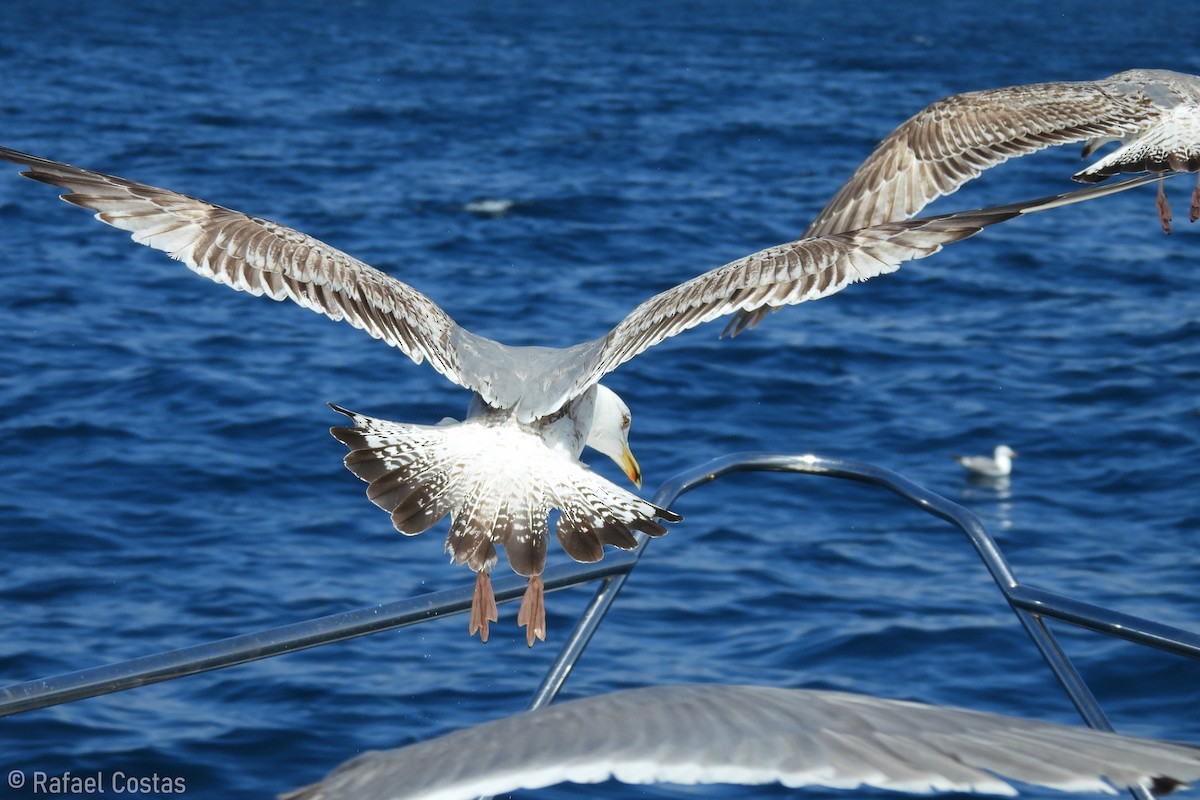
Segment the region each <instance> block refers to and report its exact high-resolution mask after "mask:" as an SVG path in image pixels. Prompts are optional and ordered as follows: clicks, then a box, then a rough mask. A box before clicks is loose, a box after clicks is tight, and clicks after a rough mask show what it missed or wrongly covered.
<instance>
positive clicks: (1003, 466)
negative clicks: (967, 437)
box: [951, 444, 1017, 478]
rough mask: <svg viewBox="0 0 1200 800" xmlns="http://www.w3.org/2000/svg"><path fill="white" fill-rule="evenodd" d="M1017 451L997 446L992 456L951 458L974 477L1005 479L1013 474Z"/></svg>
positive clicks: (1004, 446)
mask: <svg viewBox="0 0 1200 800" xmlns="http://www.w3.org/2000/svg"><path fill="white" fill-rule="evenodd" d="M1016 457H1017V451H1016V450H1013V449H1012V448H1011V447H1009V446H1008V445H1006V444H1001V445H997V446H996V449H995V450H993V451H992V454H991V455H990V456H951V458H953V459H954V460H955V461H957V462H958V463H959V464H962V466H963V468H964V469H966V470H967V472H969V473H971V474H972V475H977V476H979V477H980V478H1005V477H1008V476H1009V475H1011V474H1012V460H1013V459H1014V458H1016Z"/></svg>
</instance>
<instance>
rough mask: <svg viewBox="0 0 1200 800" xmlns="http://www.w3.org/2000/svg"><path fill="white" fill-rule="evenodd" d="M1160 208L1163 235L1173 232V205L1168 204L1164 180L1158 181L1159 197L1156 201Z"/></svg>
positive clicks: (1159, 218) (1159, 214)
mask: <svg viewBox="0 0 1200 800" xmlns="http://www.w3.org/2000/svg"><path fill="white" fill-rule="evenodd" d="M1154 205H1155V206H1157V207H1158V220H1159V222H1161V223H1162V229H1163V233H1170V232H1171V204H1170V203H1168V202H1167V193H1166V191H1165V190H1164V189H1163V182H1162V179H1159V181H1158V197H1156V198H1155V200H1154Z"/></svg>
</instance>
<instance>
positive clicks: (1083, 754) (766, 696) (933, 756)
mask: <svg viewBox="0 0 1200 800" xmlns="http://www.w3.org/2000/svg"><path fill="white" fill-rule="evenodd" d="M609 778H615V779H616V780H618V781H622V782H625V783H635V784H636V783H660V782H665V783H677V784H698V783H739V784H763V783H775V782H778V783H782V784H783V785H785V786H792V787H798V786H827V787H832V788H838V789H854V788H857V787H860V786H873V787H879V788H883V789H893V790H896V791H902V792H918V793H922V794H928V793H929V792H934V791H938V792H981V793H986V794H996V795H1014V794H1016V791H1015V790H1014V789H1013V787H1012V786H1011V785H1010V784H1009V783H1008V782H1007V781H1006V780H1004V779H1006V778H1007V779H1008V780H1014V781H1019V782H1021V783H1026V784H1034V785H1039V786H1046V787H1050V788H1054V789H1060V790H1063V791H1075V792H1102V793H1105V794H1116V791H1115V789H1114V787H1122V786H1145V787H1146V788H1148V789H1150V790H1151V791H1152V792H1154V793H1155V794H1158V795H1162V794H1166V793H1168V792H1170V791H1172V790H1174V789H1176V788H1178V787H1180V786H1181V785H1185V784H1186V783H1187V782H1188V781H1192V780H1195V779H1197V778H1200V748H1197V747H1195V746H1192V745H1187V744H1177V743H1170V742H1163V741H1156V740H1153V739H1142V738H1137V737H1132V736H1122V735H1119V734H1114V733H1107V732H1103V731H1094V730H1089V729H1087V728H1080V727H1071V726H1067V725H1055V724H1051V723H1046V722H1036V721H1033V720H1025V719H1018V718H1016V717H1009V716H1004V715H1001V714H989V713H984V712H979V711H968V710H965V709H960V708H945V707H938V706H930V705H925V704H922V703H913V702H907V701H900V700H885V699H882V698H877V697H869V696H865V695H856V694H846V693H842V692H827V691H811V690H802V689H779V688H773V687H766V686H722V685H703V684H698V685H675V686H656V687H649V688H644V689H628V690H625V691H619V692H613V693H611V694H606V695H598V696H595V697H589V698H585V699H583V700H573V701H570V702H565V703H555V704H554V705H551V706H548V707H546V708H542V709H539V710H537V711H527V712H525V713H523V714H517V715H515V716H511V717H505V718H503V719H500V720H496V721H494V722H488V723H484V724H482V725H477V726H474V727H471V728H466V729H463V730H460V731H456V732H454V733H450V734H446V735H445V736H440V737H438V738H435V739H430V740H428V741H424V742H418V743H416V744H411V745H408V746H407V747H401V748H398V749H395V750H386V751H377V752H367V753H363V754H362V755H360V756H358V757H356V758H354V759H351V760H350V761H347V762H346V763H345V764H342V765H341V766H340V767H338V768H337V769H335V770H334V771H333V772H331V773H330V774H329V775H328V776H327V777H326V778H325V779H324V780H322V781H321V782H319V783H315V784H313V785H311V786H307V787H304V788H302V789H298V790H296V791H295V792H290V793H288V794H285V795H281V796H280V797H281V800H469V798H475V797H479V796H481V795H496V794H502V793H508V792H512V791H514V790H517V789H536V788H540V787H543V786H551V785H553V784H556V783H562V782H564V781H571V782H575V783H598V782H600V781H604V780H608V779H609Z"/></svg>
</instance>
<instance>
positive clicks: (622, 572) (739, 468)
mask: <svg viewBox="0 0 1200 800" xmlns="http://www.w3.org/2000/svg"><path fill="white" fill-rule="evenodd" d="M737 472H790V473H801V474H809V475H822V476H825V477H833V478H842V479H847V480H853V481H857V482H860V483H865V484H869V485H874V486H879V487H882V488H885V489H888V490H890V491H892V492H893V493H895V494H897V495H899V496H900V497H902V498H904V499H905V500H907V501H909V502H910V503H912V504H914V505H916V506H917V507H918V508H920V509H921V510H923V511H925V512H926V513H929V514H931V515H933V516H935V517H938V518H939V519H942V520H944V521H946V522H949V523H950V524H951V525H953V526H955V527H956V528H958V529H959V530H960V531H962V532H963V533H964V534H965V535H966V536H967V538H968V540H969V541H970V542H971V544H972V546H973V547H974V548H975V551H976V553H977V554H978V555H979V557H980V558H981V559H982V561H983V563H984V565H985V566H986V568H987V570H988V572H989V573H990V574H991V576H992V579H993V580H994V581H995V583H996V585H997V586H998V587H999V588H1000V591H1001V592H1003V594H1004V597H1005V599H1006V600H1007V601H1008V604H1009V606H1010V607H1011V608H1012V610H1013V612H1014V613H1015V614H1016V615H1017V618H1018V619H1019V620H1020V622H1021V624H1022V625H1023V626H1024V628H1025V630H1026V632H1027V633H1028V634H1029V636H1030V638H1031V639H1032V640H1033V643H1034V644H1035V645H1036V646H1037V648H1038V650H1039V651H1040V652H1041V654H1042V657H1043V658H1044V659H1045V661H1046V663H1047V664H1048V665H1049V666H1050V668H1051V670H1052V671H1053V672H1054V674H1055V677H1056V678H1057V679H1058V681H1059V683H1060V684H1061V685H1062V687H1063V689H1064V690H1065V691H1066V692H1067V695H1068V696H1069V697H1070V698H1071V701H1072V703H1074V704H1075V707H1076V708H1077V709H1078V710H1079V713H1080V715H1081V716H1082V717H1083V719H1084V721H1085V722H1086V723H1087V724H1088V725H1090V726H1091V727H1094V728H1100V729H1102V730H1112V725H1111V724H1110V723H1109V722H1108V719H1107V718H1106V717H1105V715H1104V713H1103V711H1102V710H1101V709H1100V706H1099V704H1098V703H1097V702H1096V699H1095V698H1094V697H1093V696H1092V693H1091V690H1090V689H1089V688H1088V686H1087V684H1086V682H1085V681H1084V680H1083V678H1082V677H1081V676H1080V675H1079V672H1078V671H1077V670H1076V669H1075V667H1074V665H1073V664H1072V663H1071V661H1070V659H1069V658H1068V657H1067V655H1066V653H1065V652H1064V651H1063V649H1062V647H1061V646H1060V645H1059V643H1058V640H1057V639H1056V638H1055V637H1054V635H1053V634H1052V633H1051V632H1050V630H1049V628H1047V627H1046V624H1045V619H1046V618H1052V619H1057V620H1060V621H1062V622H1066V623H1068V624H1071V625H1075V626H1077V627H1081V628H1085V629H1087V630H1092V631H1095V632H1097V633H1101V634H1104V635H1106V636H1115V637H1118V638H1121V639H1125V640H1127V641H1130V642H1133V643H1135V644H1139V645H1144V646H1148V647H1154V648H1157V649H1159V650H1164V651H1167V652H1170V653H1174V654H1176V655H1182V656H1186V657H1189V658H1194V659H1200V634H1197V633H1196V632H1193V631H1188V630H1184V629H1182V628H1177V627H1174V626H1171V625H1165V624H1162V623H1158V622H1153V621H1151V620H1146V619H1143V618H1141V617H1136V616H1132V615H1129V614H1122V613H1120V612H1117V611H1113V610H1111V609H1107V608H1103V607H1101V606H1097V605H1093V604H1090V603H1086V602H1083V601H1079V600H1075V599H1073V598H1070V597H1066V596H1064V595H1059V594H1056V593H1054V592H1049V591H1045V590H1042V589H1037V588H1034V587H1031V586H1027V585H1025V584H1022V583H1020V582H1019V581H1018V580H1017V578H1016V576H1015V575H1014V574H1013V571H1012V568H1011V567H1010V566H1009V564H1008V562H1007V561H1006V560H1005V558H1004V556H1003V554H1002V553H1001V551H1000V547H999V545H997V543H996V541H995V539H993V538H992V536H991V534H989V533H988V532H987V530H986V528H984V526H983V524H982V523H981V522H980V520H979V519H978V517H976V516H975V515H974V514H972V513H971V512H970V511H968V510H967V509H965V508H963V507H962V506H960V505H958V504H957V503H954V502H952V501H950V500H947V499H946V498H944V497H942V496H940V495H938V494H935V493H934V492H931V491H929V490H928V489H926V488H924V487H922V486H920V485H918V484H916V483H913V482H912V481H910V480H908V479H907V478H905V477H903V476H902V475H899V474H897V473H895V472H892V471H891V470H888V469H884V468H883V467H879V466H875V465H873V464H866V463H863V462H858V461H850V460H846V459H834V458H823V457H820V456H815V455H799V456H796V455H778V454H771V453H737V454H733V455H729V456H725V457H723V458H718V459H716V460H714V461H710V462H709V463H707V464H703V465H701V466H700V467H697V468H694V469H692V470H688V471H685V472H681V473H679V474H677V475H675V476H674V477H672V478H670V479H668V480H667V481H666V483H664V484H663V485H662V487H660V488H659V490H658V492H657V493H656V494H655V495H654V501H653V502H654V503H655V504H656V505H658V506H661V507H663V508H668V507H670V506H671V505H672V504H673V503H674V501H675V500H676V499H677V498H678V497H679V496H681V495H683V494H685V493H687V492H690V491H692V490H693V489H696V488H698V487H700V486H703V485H705V484H707V483H711V482H712V481H715V480H717V479H718V478H720V477H722V476H724V475H729V474H732V473H737ZM636 536H637V539H638V545H637V547H636V548H635V549H633V550H631V551H627V552H623V551H618V552H614V553H611V554H609V555H608V556H607V557H606V558H605V561H603V562H601V563H598V564H567V565H560V566H555V567H551V568H550V569H547V570H546V573H545V575H544V580H545V588H546V590H547V591H555V590H558V589H563V588H567V587H569V586H577V585H580V584H583V583H589V582H591V581H597V580H599V581H601V585H600V587H599V589H598V590H597V592H596V594H595V596H594V597H593V598H592V601H591V602H590V603H589V604H588V606H587V607H586V608H585V609H584V611H583V613H582V614H581V616H580V618H579V621H578V622H577V623H576V625H575V628H574V629H573V630H572V632H571V634H570V636H569V637H568V638H567V640H566V642H565V643H564V644H563V647H562V649H561V650H560V651H559V654H558V656H557V657H556V659H555V661H554V662H553V664H552V665H551V666H550V669H549V670H548V671H547V674H546V676H545V677H544V678H543V680H542V682H541V684H540V685H539V687H538V688H537V690H536V691H535V692H534V695H533V698H532V700H531V702H530V707H531V708H537V707H539V706H542V705H545V704H546V703H549V702H550V701H552V700H553V699H554V697H555V696H556V695H557V694H558V692H559V690H560V689H561V688H562V686H563V684H564V683H565V682H566V680H567V678H568V677H569V676H570V673H571V671H572V669H573V668H574V666H575V664H576V663H577V662H578V660H579V658H580V657H581V656H582V654H583V651H584V649H586V647H587V645H588V642H590V641H591V638H592V636H593V635H594V634H595V632H596V630H597V629H598V628H599V626H600V623H601V622H602V621H603V620H604V616H605V614H606V613H607V612H608V609H609V608H610V607H611V606H612V603H613V602H614V601H615V600H616V597H617V594H618V593H619V592H620V591H621V587H622V586H624V584H625V580H626V578H628V576H629V573H630V572H631V571H632V570H633V568H634V567H635V566H636V565H637V562H638V560H639V559H640V558H641V556H642V553H643V552H644V551H645V548H646V545H647V544H648V542H649V538H648V537H646V536H645V535H644V534H641V533H638V534H636ZM524 583H525V581H524V579H523V578H520V577H518V576H515V575H512V576H506V577H503V578H498V579H496V581H495V582H494V590H495V594H496V601H497V602H498V603H503V602H507V601H509V600H514V599H516V598H517V597H520V596H521V595H522V594H523V593H524V589H525V586H524ZM471 591H472V590H471V589H470V588H469V587H464V588H462V589H454V590H448V591H443V592H435V593H432V594H427V595H421V596H418V597H414V598H409V599H406V600H400V601H397V602H393V603H386V604H383V605H378V606H371V607H369V608H362V609H357V610H354V611H348V612H344V613H340V614H333V615H330V616H326V617H319V618H317V619H312V620H306V621H304V622H297V623H293V624H290V625H284V626H281V627H277V628H271V629H269V630H266V631H260V632H257V633H249V634H244V635H241V636H234V637H232V638H228V639H222V640H219V641H216V642H209V643H206V644H201V645H196V646H193V647H185V648H182V649H178V650H171V651H167V652H164V653H158V654H155V655H151V656H144V657H142V658H136V659H132V660H129V661H122V662H119V663H116V664H110V665H106V666H101V667H94V668H91V669H85V670H81V671H78V672H72V673H66V674H63V675H58V676H54V677H50V678H45V679H42V680H35V681H29V682H26V683H19V684H15V685H12V686H9V687H7V688H4V689H0V716H5V715H9V714H16V713H20V712H22V711H30V710H33V709H37V708H45V707H48V706H52V705H57V704H60V703H68V702H72V701H74V700H82V699H84V698H87V697H95V696H97V695H101V694H109V693H112V692H118V691H123V690H126V689H132V688H134V687H136V686H144V685H147V684H151V683H158V682H161V681H166V680H172V679H175V678H180V677H184V676H186V675H194V674H197V673H200V672H207V671H210V670H214V669H221V668H224V667H230V666H234V665H236V664H244V663H247V662H250V661H256V660H258V659H261V658H268V657H271V656H277V655H282V654H284V653H290V652H294V651H297V650H304V649H308V648H311V647H318V646H321V645H325V644H330V643H332V642H337V641H343V640H346V639H352V638H355V637H358V636H364V635H367V634H370V633H378V632H381V631H387V630H393V629H396V628H402V627H406V626H408V625H414V624H417V623H420V622H425V621H428V620H430V619H435V618H437V617H441V616H445V615H448V614H457V613H462V612H465V611H466V610H467V609H469V608H470V605H471ZM1131 791H1133V793H1134V795H1135V797H1138V798H1139V800H1151V797H1152V796H1151V795H1150V794H1149V793H1148V792H1146V791H1145V790H1141V789H1133V790H1131Z"/></svg>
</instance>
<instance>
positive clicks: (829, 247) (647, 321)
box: [548, 176, 1155, 406]
mask: <svg viewBox="0 0 1200 800" xmlns="http://www.w3.org/2000/svg"><path fill="white" fill-rule="evenodd" d="M1152 180H1155V178H1153V177H1151V176H1146V177H1142V178H1133V179H1130V180H1127V181H1124V182H1122V183H1114V184H1107V185H1105V186H1095V187H1091V188H1088V189H1081V190H1077V191H1074V192H1068V193H1066V194H1060V195H1055V196H1053V197H1048V198H1041V199H1038V200H1030V201H1026V202H1021V203H1012V204H1009V205H1004V206H996V207H994V208H986V209H981V210H978V211H962V212H958V213H954V214H943V215H940V216H936V217H925V218H921V219H913V220H905V221H899V222H887V223H883V224H880V225H875V226H873V227H869V228H863V229H861V230H857V231H851V232H847V233H835V234H829V235H825V236H819V237H815V238H808V239H799V240H797V241H794V242H789V243H788V244H782V245H778V246H776V247H769V248H767V249H766V250H760V251H759V252H757V253H753V254H751V255H748V256H745V257H743V258H739V259H738V260H737V261H733V262H730V263H729V264H726V265H724V266H722V267H718V268H716V269H714V270H711V271H709V272H706V273H704V274H703V275H700V276H698V277H696V278H693V279H691V280H689V281H686V282H685V283H681V284H679V285H678V286H675V287H674V288H671V289H668V290H667V291H665V292H662V293H661V294H658V295H655V296H654V297H652V298H650V299H649V300H647V301H645V302H643V303H642V304H641V305H639V306H638V307H637V308H635V309H634V310H633V311H632V312H631V313H630V314H629V315H628V316H627V317H625V319H624V320H622V321H621V322H620V323H619V324H618V325H617V326H616V327H615V328H613V329H612V330H611V331H609V332H608V333H607V334H606V335H605V336H603V337H601V338H599V339H596V340H594V341H593V342H590V343H588V345H587V347H588V351H587V352H588V359H587V360H586V362H585V363H581V364H579V365H577V366H578V367H579V369H578V372H577V377H576V379H575V384H574V385H573V386H572V387H571V389H570V390H569V391H568V393H567V397H572V396H575V395H578V394H580V393H582V392H583V391H584V390H585V389H586V388H587V387H588V386H590V385H592V384H593V383H595V382H597V381H599V380H600V378H602V377H603V376H604V375H605V374H606V373H608V372H610V371H612V370H614V369H616V368H617V367H618V366H620V365H621V364H623V363H624V362H626V361H628V360H629V359H631V358H633V357H635V356H637V355H638V354H639V353H641V352H643V351H645V350H646V349H647V348H649V347H652V346H653V345H655V344H658V343H659V342H661V341H663V340H665V339H668V338H670V337H672V336H675V335H676V334H679V333H682V332H684V331H686V330H688V329H690V328H694V327H695V326H697V325H700V324H703V323H705V322H709V321H711V320H715V319H717V318H719V317H723V316H725V315H728V314H734V313H738V312H743V313H750V312H755V311H758V310H769V309H775V308H779V307H781V306H786V305H795V304H798V303H803V302H806V301H809V300H816V299H819V298H822V297H828V296H829V295H831V294H835V293H837V292H840V291H841V290H842V289H844V288H845V287H847V286H849V285H850V284H852V283H858V282H860V281H865V280H867V279H869V278H873V277H875V276H877V275H884V274H887V273H889V272H894V271H895V270H896V269H898V268H899V266H900V265H901V264H902V263H904V262H906V261H913V260H916V259H921V258H925V257H927V256H931V255H933V254H934V253H936V252H938V251H939V250H941V249H942V247H944V246H945V245H947V244H951V243H953V242H957V241H961V240H963V239H966V238H969V237H971V236H974V235H975V234H977V233H979V232H980V231H981V230H983V229H984V228H986V227H988V226H989V225H995V224H997V223H999V222H1003V221H1005V220H1008V219H1012V218H1013V217H1016V216H1020V215H1022V214H1028V213H1032V212H1035V211H1042V210H1046V209H1049V208H1055V207H1058V206H1062V205H1069V204H1072V203H1078V202H1082V201H1084V200H1090V199H1093V198H1096V197H1100V196H1103V195H1105V194H1112V193H1115V192H1119V191H1124V190H1125V189H1129V188H1132V187H1134V186H1138V185H1141V184H1143V183H1147V182H1149V181H1152ZM743 326H744V325H743V321H742V320H741V319H734V320H733V321H732V322H730V324H729V325H728V326H727V327H726V329H725V332H726V333H729V334H732V335H736V334H737V333H738V332H740V331H741V330H742V328H743ZM556 402H557V403H561V399H556ZM548 405H551V406H553V404H548Z"/></svg>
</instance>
